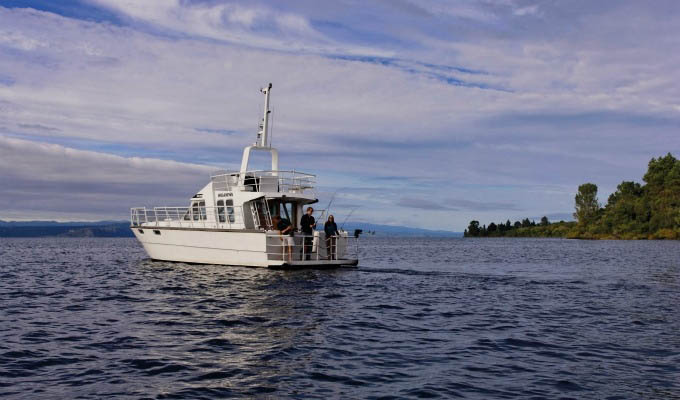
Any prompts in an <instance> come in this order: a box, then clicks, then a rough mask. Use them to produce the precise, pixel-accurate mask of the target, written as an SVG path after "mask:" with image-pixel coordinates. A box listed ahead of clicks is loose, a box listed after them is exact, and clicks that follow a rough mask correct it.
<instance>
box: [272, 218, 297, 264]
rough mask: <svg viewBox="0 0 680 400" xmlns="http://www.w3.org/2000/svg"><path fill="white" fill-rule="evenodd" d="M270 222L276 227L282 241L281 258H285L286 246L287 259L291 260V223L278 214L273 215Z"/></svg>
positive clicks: (292, 242)
mask: <svg viewBox="0 0 680 400" xmlns="http://www.w3.org/2000/svg"><path fill="white" fill-rule="evenodd" d="M272 223H273V225H274V226H275V227H276V229H278V231H279V235H281V236H280V237H279V238H280V239H281V241H282V242H283V246H282V247H283V256H284V257H283V258H284V260H285V258H286V257H285V255H286V248H288V261H289V262H292V261H293V244H294V241H293V236H292V235H293V225H291V223H290V222H289V221H288V220H287V219H285V218H284V219H281V217H279V216H278V215H275V216H274V217H273V218H272Z"/></svg>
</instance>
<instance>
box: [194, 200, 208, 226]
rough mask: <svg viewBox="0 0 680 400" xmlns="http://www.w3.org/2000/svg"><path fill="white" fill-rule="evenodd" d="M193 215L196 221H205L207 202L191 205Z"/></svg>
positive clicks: (197, 202)
mask: <svg viewBox="0 0 680 400" xmlns="http://www.w3.org/2000/svg"><path fill="white" fill-rule="evenodd" d="M191 214H192V216H193V219H194V221H198V220H201V221H205V219H206V214H205V201H196V202H194V203H193V204H192V205H191Z"/></svg>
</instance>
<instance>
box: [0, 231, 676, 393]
mask: <svg viewBox="0 0 680 400" xmlns="http://www.w3.org/2000/svg"><path fill="white" fill-rule="evenodd" d="M362 253H363V256H362V261H361V267H360V268H359V269H339V270H331V271H328V270H325V271H324V270H302V271H271V270H265V269H253V268H240V267H223V266H201V265H187V264H173V263H164V262H152V261H149V260H148V259H146V256H145V254H144V252H143V250H142V249H141V248H140V247H139V246H138V245H137V244H136V242H135V241H134V240H132V239H0V306H1V308H0V397H7V398H17V399H19V398H22V399H38V398H49V399H53V398H69V399H70V398H93V399H94V398H106V397H111V398H113V397H115V398H161V399H163V398H167V399H171V398H192V399H196V398H206V399H212V398H223V397H256V398H262V397H264V398H267V397H271V398H288V397H291V398H305V399H307V398H324V399H327V398H417V397H430V398H435V397H442V398H451V397H464V398H480V399H486V398H550V399H553V398H579V399H581V398H593V399H605V398H610V399H616V398H622V399H623V398H626V399H628V398H631V399H637V398H644V399H650V398H657V399H669V398H675V399H680V370H679V366H680V243H679V242H670V241H669V242H652V241H649V242H647V241H641V242H623V241H619V242H617V241H614V242H610V241H567V240H540V239H539V240H536V239H412V238H409V239H394V238H389V239H387V238H384V239H379V238H366V240H363V250H362Z"/></svg>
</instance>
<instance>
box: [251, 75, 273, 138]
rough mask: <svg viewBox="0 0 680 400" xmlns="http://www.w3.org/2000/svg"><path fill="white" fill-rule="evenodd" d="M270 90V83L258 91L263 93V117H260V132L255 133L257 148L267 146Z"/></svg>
mask: <svg viewBox="0 0 680 400" xmlns="http://www.w3.org/2000/svg"><path fill="white" fill-rule="evenodd" d="M271 90H272V84H271V83H270V84H269V85H268V86H267V87H264V88H262V89H260V92H262V93H264V116H263V117H262V122H261V123H260V131H259V132H257V141H256V142H255V146H257V147H267V146H268V143H267V142H268V141H269V140H268V139H269V114H271V110H270V109H269V92H271Z"/></svg>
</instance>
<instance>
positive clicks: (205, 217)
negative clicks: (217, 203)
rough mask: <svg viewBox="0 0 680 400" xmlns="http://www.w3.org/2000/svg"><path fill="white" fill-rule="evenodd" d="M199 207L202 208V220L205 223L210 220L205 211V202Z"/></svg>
mask: <svg viewBox="0 0 680 400" xmlns="http://www.w3.org/2000/svg"><path fill="white" fill-rule="evenodd" d="M198 206H199V207H200V208H201V220H203V221H205V220H206V219H208V215H207V214H206V210H205V201H201V202H199V203H198Z"/></svg>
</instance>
